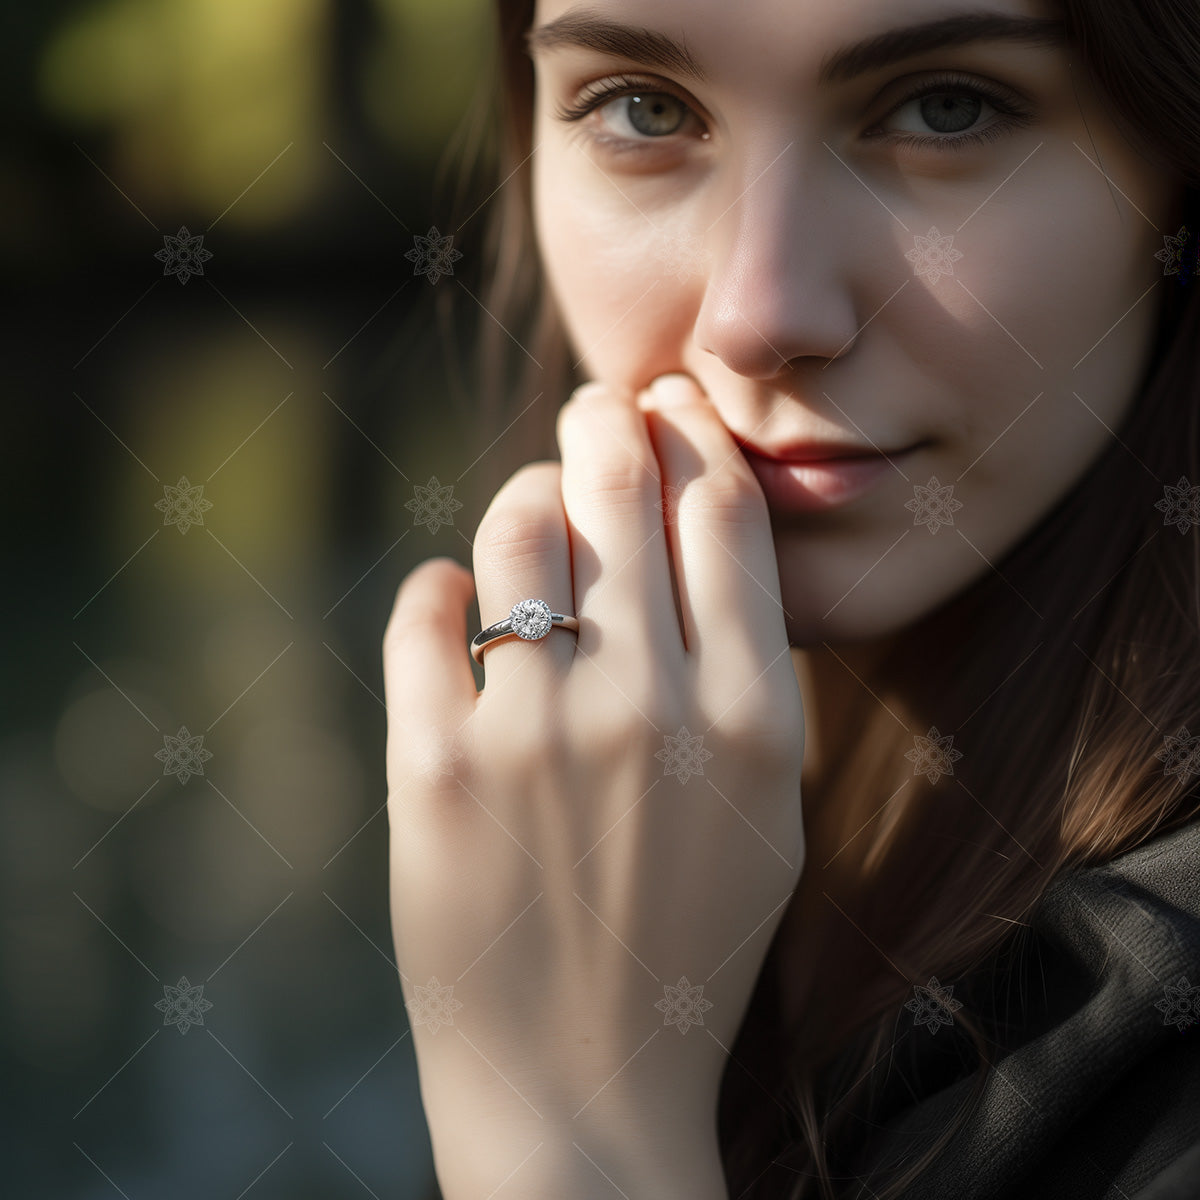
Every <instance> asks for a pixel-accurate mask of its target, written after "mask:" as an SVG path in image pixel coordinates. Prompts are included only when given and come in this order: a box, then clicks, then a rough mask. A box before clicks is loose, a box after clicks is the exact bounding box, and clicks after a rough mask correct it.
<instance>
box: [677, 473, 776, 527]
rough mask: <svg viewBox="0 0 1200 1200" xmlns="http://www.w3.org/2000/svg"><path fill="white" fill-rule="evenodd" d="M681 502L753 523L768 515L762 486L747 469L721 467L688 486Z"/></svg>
mask: <svg viewBox="0 0 1200 1200" xmlns="http://www.w3.org/2000/svg"><path fill="white" fill-rule="evenodd" d="M680 503H681V505H683V504H686V505H687V507H688V508H691V509H693V510H695V509H697V508H698V509H699V510H700V511H701V512H702V513H703V514H704V515H706V516H711V517H716V518H718V519H719V520H721V521H725V522H733V523H738V524H754V523H757V522H760V521H763V520H765V519H767V516H768V513H767V503H766V500H765V499H764V498H763V494H762V489H761V488H760V487H759V485H758V480H756V479H755V478H754V477H753V476H752V475H749V474H748V473H746V472H743V471H738V470H732V469H728V468H725V469H721V470H717V471H715V472H713V474H711V475H707V476H705V477H704V479H703V480H702V481H700V486H699V487H696V486H693V487H690V488H688V489H687V491H686V494H685V496H684V498H683V499H682V500H681V502H680Z"/></svg>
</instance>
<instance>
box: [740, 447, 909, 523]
mask: <svg viewBox="0 0 1200 1200" xmlns="http://www.w3.org/2000/svg"><path fill="white" fill-rule="evenodd" d="M916 449H917V447H916V446H913V447H911V448H910V449H908V450H905V451H902V452H901V453H900V454H893V455H892V456H891V458H890V459H888V458H884V457H883V456H882V455H875V454H873V455H871V456H869V457H862V458H829V459H825V460H824V461H821V462H807V463H795V462H780V461H778V460H776V459H772V458H763V457H762V456H761V455H758V454H753V453H751V452H744V457H745V459H746V461H747V462H748V463H749V464H750V469H751V470H752V471H753V472H754V475H755V478H756V479H757V480H758V483H759V486H760V487H761V488H762V491H763V496H764V498H765V499H766V501H767V505H768V507H769V508H771V509H772V510H787V511H791V512H825V511H827V510H829V509H832V508H837V507H838V506H839V505H842V504H848V503H849V502H850V501H851V500H856V499H857V498H858V497H859V496H862V495H864V494H865V493H866V492H868V491H870V490H871V488H873V487H874V486H875V485H876V484H878V483H879V482H880V481H881V480H882V479H883V478H884V477H885V476H886V475H889V474H890V473H891V472H892V471H893V470H894V469H895V467H894V465H893V464H896V463H899V462H902V461H903V460H905V459H907V458H908V457H909V456H910V455H911V454H912V453H913V451H914V450H916Z"/></svg>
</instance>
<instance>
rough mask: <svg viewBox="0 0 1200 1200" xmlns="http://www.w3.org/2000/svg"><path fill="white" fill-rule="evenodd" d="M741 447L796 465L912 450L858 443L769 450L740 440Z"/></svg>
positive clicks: (793, 444) (786, 445)
mask: <svg viewBox="0 0 1200 1200" xmlns="http://www.w3.org/2000/svg"><path fill="white" fill-rule="evenodd" d="M739 445H740V447H741V449H742V450H744V451H749V452H750V453H751V454H757V455H758V456H759V457H760V458H772V459H775V460H776V461H777V462H794V463H803V462H822V461H824V460H826V459H832V458H867V457H871V458H874V457H888V458H891V457H894V456H895V455H897V454H903V453H904V451H905V450H910V449H911V448H912V447H911V446H902V447H901V448H900V449H898V450H883V449H880V448H879V447H878V446H872V445H866V446H863V445H860V444H859V443H857V442H785V443H783V444H782V445H780V446H776V447H774V448H773V449H770V450H768V449H767V448H766V447H764V446H756V445H755V444H754V443H753V442H749V441H745V440H740V441H739Z"/></svg>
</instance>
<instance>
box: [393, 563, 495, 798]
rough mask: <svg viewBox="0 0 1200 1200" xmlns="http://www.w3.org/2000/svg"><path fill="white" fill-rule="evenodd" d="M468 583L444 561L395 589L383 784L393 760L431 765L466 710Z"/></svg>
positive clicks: (421, 567)
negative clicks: (403, 759) (385, 762)
mask: <svg viewBox="0 0 1200 1200" xmlns="http://www.w3.org/2000/svg"><path fill="white" fill-rule="evenodd" d="M472 592H473V580H472V576H471V572H470V571H468V570H467V568H466V567H464V566H462V565H460V564H459V563H456V562H455V561H454V560H453V559H451V558H445V557H439V558H429V559H426V560H425V561H424V562H422V563H420V564H418V565H417V566H416V567H414V568H413V569H412V570H411V571H410V572H409V573H408V574H407V575H406V576H405V577H404V580H403V581H402V582H401V584H400V587H399V589H398V590H397V593H396V600H395V603H394V604H393V606H392V613H391V616H390V618H389V619H388V623H387V628H386V629H385V630H384V634H383V690H384V703H385V705H386V708H387V714H388V755H387V767H388V784H389V787H391V786H394V785H395V784H397V783H398V782H399V778H400V774H399V768H400V766H401V761H400V756H401V755H404V756H406V757H407V758H408V759H410V760H412V761H416V760H420V761H421V762H422V763H424V762H425V760H427V759H429V760H430V761H432V759H433V758H434V757H435V756H436V755H437V754H438V753H440V752H441V751H443V750H444V749H446V747H447V741H448V739H449V738H451V737H452V736H453V735H454V733H456V732H457V730H458V729H459V728H460V726H461V725H462V724H463V722H464V721H466V719H467V718H468V717H469V716H470V714H471V713H472V712H473V711H474V708H475V701H476V696H477V694H478V693H477V692H476V689H475V676H474V675H473V674H472V672H471V666H470V661H469V659H468V658H467V656H466V652H465V650H464V646H465V645H466V638H467V607H468V605H469V604H470V601H471V595H472Z"/></svg>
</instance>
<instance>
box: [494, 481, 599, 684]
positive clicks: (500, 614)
mask: <svg viewBox="0 0 1200 1200" xmlns="http://www.w3.org/2000/svg"><path fill="white" fill-rule="evenodd" d="M474 563H475V587H476V590H477V592H478V594H479V616H480V620H481V621H482V622H483V627H484V628H486V627H487V626H489V625H493V624H495V623H496V622H497V621H503V620H505V619H506V618H507V617H508V616H509V614H510V612H511V611H512V607H513V605H514V604H516V603H517V602H518V601H521V600H528V599H537V600H544V601H545V602H546V603H547V604H548V605H549V606H550V610H551V612H556V613H564V614H566V615H568V616H574V615H575V596H574V592H573V589H572V586H571V550H570V543H569V541H568V538H567V519H566V515H565V514H564V512H563V505H562V469H561V467H560V466H559V464H558V463H556V462H550V461H545V462H533V463H526V464H525V466H523V467H521V468H520V469H519V470H517V471H516V472H515V473H514V474H513V475H512V476H510V478H509V479H508V480H507V482H506V483H505V484H504V485H503V486H502V487H501V488H500V490H499V491H498V492H497V493H496V495H495V496H494V497H493V498H492V501H491V503H490V504H489V505H488V508H487V511H486V512H485V513H484V514H483V517H482V519H481V520H480V522H479V528H478V529H477V530H476V533H475V542H474ZM574 653H575V635H574V633H572V632H571V631H570V630H566V629H562V628H560V627H559V626H554V627H552V628H551V629H550V631H549V633H547V634H546V636H545V637H543V638H540V639H539V640H537V641H526V640H524V639H522V638H519V637H512V638H504V639H502V640H500V641H496V642H491V643H489V644H488V645H487V646H486V647H485V649H484V651H483V671H484V676H485V678H486V680H487V687H486V690H487V692H488V695H489V697H492V698H494V697H495V696H496V695H497V694H499V693H501V692H504V693H508V692H509V690H510V689H509V681H510V680H514V679H515V678H516V676H517V674H518V673H520V677H521V683H520V684H519V688H520V689H521V694H514V696H513V702H514V703H519V702H520V701H521V700H522V699H526V700H528V699H529V698H530V697H531V694H532V693H531V690H530V689H534V688H537V687H545V686H546V685H547V684H548V683H549V682H550V681H551V680H553V679H559V678H561V676H562V673H563V672H564V671H565V670H566V668H567V667H568V666H569V665H570V663H571V659H572V657H573V656H574Z"/></svg>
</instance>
